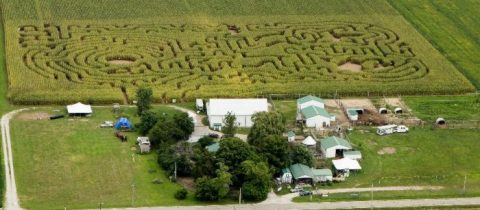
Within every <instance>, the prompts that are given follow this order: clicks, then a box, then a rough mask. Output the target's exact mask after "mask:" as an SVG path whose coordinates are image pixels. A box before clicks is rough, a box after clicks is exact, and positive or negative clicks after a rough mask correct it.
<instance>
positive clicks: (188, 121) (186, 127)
mask: <svg viewBox="0 0 480 210" xmlns="http://www.w3.org/2000/svg"><path fill="white" fill-rule="evenodd" d="M173 121H174V122H175V124H176V125H177V128H178V129H180V130H182V131H183V132H182V139H181V140H186V139H188V137H190V135H191V134H192V133H193V129H194V127H195V125H194V124H193V121H192V118H191V117H189V116H188V114H187V113H186V112H181V113H177V114H175V115H173Z"/></svg>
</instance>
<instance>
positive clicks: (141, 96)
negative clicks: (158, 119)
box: [137, 87, 153, 116]
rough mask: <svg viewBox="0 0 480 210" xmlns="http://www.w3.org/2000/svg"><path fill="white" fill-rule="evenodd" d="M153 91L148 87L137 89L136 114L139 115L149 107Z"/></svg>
mask: <svg viewBox="0 0 480 210" xmlns="http://www.w3.org/2000/svg"><path fill="white" fill-rule="evenodd" d="M152 96H153V91H152V89H151V88H148V87H140V88H138V89H137V115H139V116H141V115H142V114H143V112H145V111H148V110H149V109H150V108H151V103H152Z"/></svg>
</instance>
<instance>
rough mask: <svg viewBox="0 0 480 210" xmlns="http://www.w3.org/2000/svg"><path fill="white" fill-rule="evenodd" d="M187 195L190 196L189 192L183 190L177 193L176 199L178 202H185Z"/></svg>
mask: <svg viewBox="0 0 480 210" xmlns="http://www.w3.org/2000/svg"><path fill="white" fill-rule="evenodd" d="M187 195H188V191H187V190H186V189H185V188H182V189H180V190H177V192H175V198H176V199H177V200H185V198H187Z"/></svg>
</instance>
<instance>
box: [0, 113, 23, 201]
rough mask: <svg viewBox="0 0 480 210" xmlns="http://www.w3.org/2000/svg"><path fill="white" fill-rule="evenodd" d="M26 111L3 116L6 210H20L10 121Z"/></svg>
mask: <svg viewBox="0 0 480 210" xmlns="http://www.w3.org/2000/svg"><path fill="white" fill-rule="evenodd" d="M24 110H26V109H19V110H15V111H12V112H9V113H7V114H5V115H3V116H2V121H1V127H2V146H3V161H4V163H3V164H4V165H5V185H6V186H5V187H6V190H5V197H6V198H5V205H4V209H6V210H18V209H22V208H20V204H19V201H18V194H17V185H16V183H15V172H14V169H13V155H12V144H11V139H10V119H11V118H12V117H13V116H14V115H15V114H17V113H18V112H21V111H24Z"/></svg>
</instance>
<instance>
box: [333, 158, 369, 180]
mask: <svg viewBox="0 0 480 210" xmlns="http://www.w3.org/2000/svg"><path fill="white" fill-rule="evenodd" d="M332 163H333V167H334V168H335V170H336V173H337V174H342V175H343V176H344V177H348V176H349V175H350V171H358V170H362V167H361V166H360V164H359V163H358V161H356V160H352V159H350V158H342V159H338V160H332Z"/></svg>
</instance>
